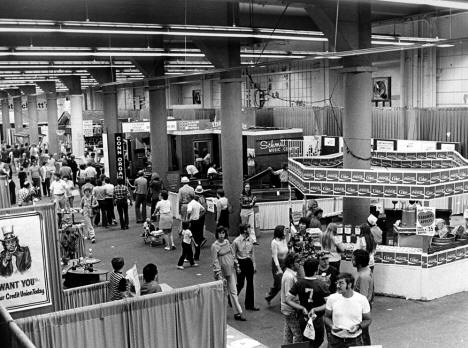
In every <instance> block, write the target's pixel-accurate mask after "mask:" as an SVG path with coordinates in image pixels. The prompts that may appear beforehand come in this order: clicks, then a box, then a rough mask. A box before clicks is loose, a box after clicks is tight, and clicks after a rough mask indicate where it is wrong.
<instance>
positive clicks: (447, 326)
mask: <svg viewBox="0 0 468 348" xmlns="http://www.w3.org/2000/svg"><path fill="white" fill-rule="evenodd" d="M130 208H131V209H130V221H135V218H134V216H135V213H134V209H133V207H130ZM141 232H142V227H141V225H136V224H135V223H131V224H130V229H129V230H124V231H122V230H120V228H119V227H118V226H113V227H110V228H107V229H104V228H100V227H98V228H97V231H96V239H97V243H96V244H91V243H90V242H89V241H86V247H87V248H88V247H92V248H93V256H94V257H97V258H99V259H101V260H102V262H101V263H99V264H98V265H97V266H98V267H99V268H105V269H108V270H109V271H111V265H110V260H111V259H112V257H114V256H122V257H124V259H125V267H124V270H126V269H128V268H130V267H131V266H132V265H133V264H134V263H136V264H137V267H138V271H139V272H140V273H141V272H142V269H143V266H144V265H145V264H147V263H149V262H153V263H156V264H157V265H158V269H159V281H160V282H162V283H167V284H169V285H170V286H172V287H183V286H188V285H193V284H197V283H203V282H208V281H212V280H213V274H212V270H211V262H210V245H211V243H212V242H213V241H214V236H213V235H212V234H211V233H209V232H207V233H205V234H206V236H205V237H206V238H208V243H207V244H206V245H205V246H204V248H203V249H202V252H201V257H200V262H199V264H200V266H199V267H196V268H191V267H187V268H186V269H185V270H183V271H180V270H177V269H176V263H177V260H178V258H179V256H180V252H181V250H180V240H179V239H178V237H177V236H176V245H177V250H175V251H165V250H164V248H163V247H162V246H156V247H151V246H149V245H145V244H144V243H143V240H142V238H141V237H140V234H141ZM271 238H272V231H265V232H263V233H261V236H260V238H259V242H260V245H259V246H258V247H256V249H255V250H256V259H257V274H256V277H255V294H256V304H257V305H258V306H259V307H260V309H261V310H260V311H259V312H246V317H247V320H248V321H246V322H239V321H235V320H234V317H233V312H232V309H230V308H228V324H229V325H231V326H232V327H234V328H235V329H237V330H239V331H241V332H242V333H244V334H246V335H248V336H250V337H252V338H254V339H255V340H258V341H259V342H261V343H263V344H264V345H266V346H268V347H279V346H280V345H281V340H282V328H283V317H282V315H281V313H280V306H279V294H278V295H277V297H276V298H275V299H274V300H273V301H272V303H271V306H267V304H266V302H265V300H264V296H265V293H266V292H267V291H268V290H269V287H270V286H271V284H272V275H271V253H270V241H271ZM186 265H187V264H186ZM453 281H456V279H453ZM240 300H241V304H242V307H244V304H243V301H244V294H243V292H242V293H241V295H240ZM467 313H468V292H465V293H459V294H456V295H452V296H447V297H444V298H441V299H437V300H434V301H430V302H419V301H406V300H404V299H400V298H390V297H382V296H377V297H376V299H375V302H374V307H373V311H372V317H373V322H372V325H371V327H370V333H371V338H372V343H373V344H380V345H382V346H383V347H385V348H405V347H411V348H417V347H424V348H432V347H434V348H436V347H464V346H468V330H467V329H466V328H468V315H467ZM322 347H326V343H324V344H323V345H322Z"/></svg>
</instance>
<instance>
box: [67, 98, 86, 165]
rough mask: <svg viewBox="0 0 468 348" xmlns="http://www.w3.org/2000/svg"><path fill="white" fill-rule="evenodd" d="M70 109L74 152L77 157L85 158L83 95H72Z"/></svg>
mask: <svg viewBox="0 0 468 348" xmlns="http://www.w3.org/2000/svg"><path fill="white" fill-rule="evenodd" d="M70 108H71V115H70V126H71V130H72V152H73V154H74V155H75V156H76V157H83V156H84V146H85V144H84V137H83V94H73V95H70Z"/></svg>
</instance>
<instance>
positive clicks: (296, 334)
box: [283, 313, 303, 344]
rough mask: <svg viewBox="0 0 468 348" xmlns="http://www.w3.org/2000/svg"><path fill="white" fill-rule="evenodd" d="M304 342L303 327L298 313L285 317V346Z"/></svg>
mask: <svg viewBox="0 0 468 348" xmlns="http://www.w3.org/2000/svg"><path fill="white" fill-rule="evenodd" d="M302 341H303V336H302V330H301V325H300V323H299V318H298V316H297V314H296V313H293V314H290V315H285V316H284V327H283V344H288V343H298V342H302Z"/></svg>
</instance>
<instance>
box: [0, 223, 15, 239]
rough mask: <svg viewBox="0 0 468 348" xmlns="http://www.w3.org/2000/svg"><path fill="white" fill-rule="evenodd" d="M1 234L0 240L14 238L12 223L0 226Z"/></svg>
mask: <svg viewBox="0 0 468 348" xmlns="http://www.w3.org/2000/svg"><path fill="white" fill-rule="evenodd" d="M2 234H3V239H2V241H5V240H10V239H14V238H16V236H15V232H14V231H13V225H9V226H2Z"/></svg>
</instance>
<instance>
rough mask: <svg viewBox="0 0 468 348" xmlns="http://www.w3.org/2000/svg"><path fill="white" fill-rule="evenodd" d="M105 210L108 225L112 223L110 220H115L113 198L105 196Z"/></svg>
mask: <svg viewBox="0 0 468 348" xmlns="http://www.w3.org/2000/svg"><path fill="white" fill-rule="evenodd" d="M106 212H107V223H108V224H109V225H112V221H114V220H115V214H114V199H112V198H106Z"/></svg>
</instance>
